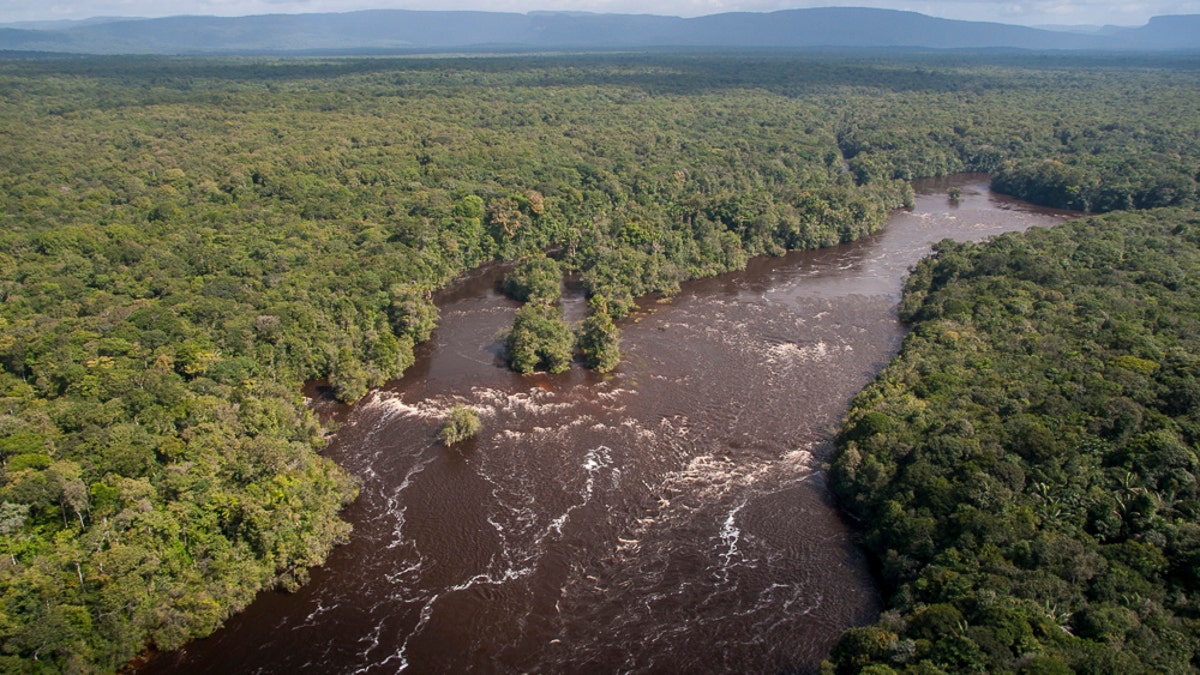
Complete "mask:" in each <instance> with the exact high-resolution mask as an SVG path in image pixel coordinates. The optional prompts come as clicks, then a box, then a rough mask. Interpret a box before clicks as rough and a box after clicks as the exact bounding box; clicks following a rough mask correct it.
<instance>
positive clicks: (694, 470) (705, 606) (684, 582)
mask: <svg viewBox="0 0 1200 675" xmlns="http://www.w3.org/2000/svg"><path fill="white" fill-rule="evenodd" d="M951 185H958V186H961V187H962V189H963V195H962V197H961V198H960V200H959V201H958V202H957V203H952V202H951V201H950V200H949V199H948V198H947V196H946V189H947V188H948V187H950V186H951ZM918 188H919V192H920V193H921V194H919V195H918V197H917V200H916V206H915V208H914V209H913V210H911V211H900V212H897V213H895V214H894V215H893V216H892V218H891V219H890V221H889V223H888V225H887V227H886V228H884V229H883V230H881V231H880V232H878V233H876V234H874V235H872V236H870V237H867V238H865V239H863V240H860V241H858V242H855V243H852V244H846V245H842V246H837V247H834V248H830V249H825V250H820V251H807V252H797V253H792V254H789V255H787V256H785V257H781V258H766V259H756V260H753V261H751V264H750V266H749V267H748V269H747V270H746V271H744V272H741V273H737V274H729V275H724V276H721V277H717V278H713V279H707V280H702V281H697V282H692V283H688V284H685V285H684V286H683V291H682V293H680V294H679V295H678V296H676V297H675V298H672V299H670V300H669V301H667V302H659V301H655V300H653V299H648V300H646V301H644V303H643V304H642V306H641V307H642V311H640V312H638V313H637V314H636V315H635V316H634V317H632V318H630V319H628V320H626V321H625V322H624V323H623V326H622V328H623V340H622V345H621V347H622V354H623V360H622V363H621V365H620V367H619V368H618V369H617V371H616V372H615V373H613V374H612V375H610V376H607V377H604V376H598V375H596V374H593V373H589V372H586V371H584V370H582V369H581V368H579V367H578V366H576V367H575V368H574V369H572V370H571V371H570V372H569V373H566V374H563V375H558V376H548V375H534V376H520V375H516V374H514V373H511V372H509V371H508V370H506V369H505V368H504V365H503V361H502V349H501V346H500V342H499V338H498V335H499V334H500V333H501V331H503V330H504V328H505V327H507V326H508V325H509V324H510V323H511V321H512V317H513V314H514V312H515V310H516V307H517V305H516V303H514V302H511V301H509V300H506V299H505V298H503V297H502V296H500V295H499V294H498V293H497V291H496V287H497V284H498V281H499V272H498V271H496V270H492V271H489V272H477V273H475V274H473V275H472V276H469V277H468V278H465V279H463V280H461V281H459V282H457V283H456V284H455V285H454V286H453V287H452V288H451V289H449V290H447V291H445V292H443V293H442V294H441V295H440V296H439V298H438V303H439V306H440V307H441V310H442V319H441V322H440V325H439V327H438V329H437V331H436V332H435V333H434V335H433V338H432V339H431V341H430V342H429V343H427V344H425V345H423V346H422V347H421V348H419V350H418V355H419V359H418V362H417V364H416V365H414V366H413V367H412V368H411V369H410V371H409V372H408V373H407V374H406V375H405V377H404V378H403V379H401V380H399V381H397V382H395V383H393V384H392V385H391V386H390V387H389V388H387V389H385V390H383V391H378V392H373V393H371V394H370V395H368V396H367V397H366V398H365V399H364V400H363V401H362V402H361V403H359V404H358V405H356V406H355V407H354V408H353V409H352V410H349V411H343V412H342V413H341V414H340V417H341V418H342V426H341V428H340V430H339V431H338V432H337V434H336V437H335V440H334V441H333V443H332V444H331V445H330V447H329V448H328V451H327V454H328V455H329V456H330V457H332V458H333V459H334V460H336V461H337V462H339V463H340V464H341V465H342V466H344V467H346V468H347V469H348V470H349V471H351V472H352V473H354V474H355V475H356V476H358V477H359V479H360V480H361V481H362V493H361V496H360V497H359V499H358V501H357V502H356V503H355V504H353V505H352V506H351V507H349V508H348V509H347V511H346V512H345V517H346V518H347V519H349V520H350V521H351V522H352V523H353V524H354V534H353V537H352V539H351V541H350V543H349V544H347V545H345V546H342V547H339V548H338V549H336V550H334V551H333V553H332V554H331V555H330V557H329V560H328V563H327V564H326V565H325V566H323V567H321V568H319V569H316V570H314V571H313V574H312V580H311V582H310V583H309V584H308V585H306V586H305V587H303V588H302V589H300V591H299V592H296V593H293V594H284V593H276V592H270V593H263V594H261V595H260V597H259V598H258V599H257V600H256V601H255V602H254V603H253V604H252V605H251V606H250V607H249V608H248V609H247V610H246V611H244V612H242V613H241V614H239V615H237V616H235V617H233V618H231V619H230V620H229V621H228V622H227V623H226V626H225V627H224V628H223V629H221V630H220V631H218V632H217V633H215V634H214V635H213V636H212V637H210V638H207V639H205V640H200V641H197V642H194V643H192V644H189V645H188V646H186V647H185V648H184V649H182V650H180V651H178V652H174V653H171V654H164V655H160V656H159V657H157V658H156V659H154V660H152V661H151V662H150V663H149V664H147V665H146V666H144V667H143V668H141V669H140V670H139V671H138V672H139V673H147V674H148V673H160V672H163V673H165V672H171V673H213V672H224V673H243V672H261V673H283V672H299V671H312V672H322V673H392V672H397V671H400V670H404V669H408V670H409V671H410V672H417V673H465V672H480V673H507V672H513V673H515V672H543V673H559V672H572V673H590V672H595V673H608V672H639V673H651V672H653V673H682V672H687V673H724V672H755V673H770V672H801V673H803V672H813V671H815V670H816V667H817V664H818V663H819V662H820V660H821V659H822V658H823V657H825V656H826V655H827V654H828V651H829V649H830V647H831V646H832V644H833V642H834V641H835V640H836V639H837V637H838V635H840V634H841V632H842V631H843V630H844V629H845V628H847V627H849V626H852V625H858V624H863V623H867V622H870V621H872V620H873V619H874V618H875V616H876V615H877V614H878V612H879V611H880V609H881V604H880V598H879V593H878V590H877V588H876V585H875V582H874V580H873V578H872V575H871V571H870V568H869V565H868V561H867V560H866V559H865V556H864V555H863V553H862V552H861V551H860V550H859V549H858V548H857V547H856V545H855V543H854V531H853V528H852V526H851V525H850V524H848V523H847V522H845V521H844V520H843V519H842V518H841V517H840V516H839V513H838V511H837V509H836V506H835V504H834V503H833V502H832V500H831V498H830V496H829V494H828V490H827V487H826V484H825V474H824V472H823V470H822V468H821V467H822V462H824V461H827V460H828V457H829V454H830V452H831V450H832V444H831V441H830V439H831V437H832V435H833V432H834V429H835V427H836V425H837V424H838V422H839V420H840V418H841V416H842V415H844V414H845V412H846V410H847V408H848V406H849V402H850V399H851V398H852V397H853V396H854V394H855V393H856V392H858V391H859V390H860V389H861V388H863V387H864V386H865V385H866V384H867V383H868V382H869V381H870V379H871V378H872V377H873V376H874V375H875V374H876V373H877V372H878V371H879V369H880V368H882V367H883V366H884V364H885V363H886V362H887V361H888V360H889V359H890V358H891V357H892V356H893V355H894V354H895V353H896V350H897V349H898V348H899V346H900V342H901V340H902V338H903V336H904V327H903V326H902V325H901V324H900V323H899V322H898V321H897V319H896V305H897V302H898V300H899V297H900V289H901V283H902V279H903V276H904V275H905V273H906V271H907V270H908V269H909V268H910V267H911V266H912V265H913V264H915V263H916V262H917V260H918V259H919V258H920V257H922V256H923V255H925V254H927V253H928V251H929V246H930V244H931V243H932V242H935V241H938V240H940V239H942V238H945V237H952V238H955V239H959V240H968V239H969V240H977V239H982V238H985V237H987V236H990V235H993V234H997V233H1000V232H1004V231H1012V230H1023V229H1026V228H1028V227H1031V226H1045V225H1052V224H1054V223H1057V222H1061V221H1062V219H1063V218H1064V215H1063V214H1061V213H1053V212H1049V211H1046V210H1043V209H1037V208H1033V207H1029V206H1027V205H1023V204H1021V203H1019V202H1016V201H1014V200H1011V199H1008V198H1005V197H1001V196H998V195H994V194H991V193H990V192H989V191H988V189H987V183H986V177H984V176H980V175H965V176H957V177H954V178H952V179H945V180H941V181H934V182H925V183H922V184H921V185H919V186H918ZM567 301H568V303H570V302H574V303H576V305H575V307H574V309H576V310H578V304H579V303H580V302H581V300H580V299H579V298H578V297H575V298H571V297H568V299H567ZM456 404H466V405H469V406H472V407H473V408H475V409H476V410H477V411H478V412H479V413H480V415H481V417H482V420H483V430H482V432H481V433H480V434H479V436H478V437H476V438H475V439H473V440H471V441H468V442H465V443H463V444H460V445H458V446H455V447H453V448H449V449H447V448H443V447H441V446H440V445H438V443H437V441H436V438H435V434H436V432H437V429H438V424H439V422H440V420H441V419H442V417H443V416H444V415H445V413H446V412H447V411H448V410H450V409H451V408H452V407H453V406H454V405H456Z"/></svg>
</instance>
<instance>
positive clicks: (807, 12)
mask: <svg viewBox="0 0 1200 675" xmlns="http://www.w3.org/2000/svg"><path fill="white" fill-rule="evenodd" d="M659 47H668V48H669V47H712V48H746V47H763V48H815V47H857V48H884V47H904V48H932V49H1033V50H1052V49H1069V50H1104V51H1108V50H1154V51H1161V50H1200V15H1181V16H1159V17H1154V18H1153V19H1151V20H1150V22H1149V23H1147V24H1146V25H1145V26H1140V27H1136V28H1120V27H1113V26H1108V27H1104V28H1093V29H1090V30H1077V29H1072V28H1071V27H1060V28H1056V29H1046V28H1029V27H1024V26H1014V25H1008V24H1001V23H987V22H978V21H954V20H950V19H938V18H934V17H930V16H925V15H923V14H917V13H915V12H899V11H894V10H884V9H865V8H821V9H797V10H786V11H780V12H770V13H746V12H741V13H727V14H713V15H710V16H703V17H697V18H691V19H683V18H679V17H670V16H654V15H643V14H638V15H634V14H583V13H576V12H532V13H529V14H513V13H502V12H437V11H408V10H370V11H361V12H345V13H338V14H268V15H260V16H245V17H236V18H224V17H212V16H176V17H168V18H162V19H129V18H97V19H89V20H86V21H68V22H41V23H32V24H30V23H25V24H13V25H9V26H5V27H0V50H14V51H45V52H71V53H96V54H115V53H125V54H197V53H217V54H220V53H287V52H300V53H303V52H323V51H324V52H329V51H334V52H379V51H425V52H429V51H448V50H480V49H494V50H550V49H630V48H659Z"/></svg>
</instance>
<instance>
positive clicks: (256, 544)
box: [0, 53, 1200, 671]
mask: <svg viewBox="0 0 1200 675" xmlns="http://www.w3.org/2000/svg"><path fill="white" fill-rule="evenodd" d="M1195 65H1196V64H1194V63H1192V62H1189V61H1187V60H1186V59H1185V60H1182V61H1181V60H1178V59H1177V60H1175V61H1170V62H1165V63H1150V62H1143V61H1139V60H1138V59H1137V58H1132V59H1126V60H1124V61H1122V62H1121V63H1115V62H1107V61H1104V60H1086V59H1085V60H1079V57H1070V58H1066V57H1044V58H1039V59H1037V60H1036V62H1034V61H1027V60H1021V59H1016V58H1014V57H1003V58H1001V59H999V60H997V59H990V60H989V59H988V58H984V57H979V58H965V57H963V56H962V55H955V56H954V57H953V59H951V58H950V57H941V56H936V55H935V56H924V55H910V56H904V57H902V58H901V57H897V58H893V57H891V56H889V57H888V58H886V59H884V58H876V57H873V56H861V55H844V54H807V55H805V54H801V55H797V54H776V53H754V54H719V55H703V54H660V55H651V56H628V55H612V56H571V57H567V56H560V57H506V58H470V59H360V60H354V59H346V60H340V59H326V60H320V59H312V60H252V59H228V60H222V59H187V58H63V59H45V60H21V61H0V203H2V205H3V207H2V211H0V300H3V302H0V461H2V471H0V547H3V551H0V554H3V555H0V669H7V670H15V671H27V670H30V669H31V668H33V666H32V665H31V664H33V663H34V660H35V659H36V662H37V667H38V668H46V669H66V670H89V669H97V670H113V669H116V668H119V667H121V666H123V665H124V664H126V663H127V662H128V661H129V660H130V659H131V658H133V657H134V656H136V654H137V653H138V652H140V651H142V650H143V649H145V648H148V647H154V648H158V649H171V648H173V647H177V646H179V645H180V644H182V643H183V642H184V641H186V640H188V639H191V638H195V637H198V636H202V635H205V634H207V633H209V632H211V631H212V630H214V629H215V627H217V626H218V625H220V623H221V622H222V621H223V620H224V619H225V618H226V617H227V616H229V614H230V613H231V612H233V611H236V610H237V609H239V608H240V607H242V606H244V605H245V604H246V603H247V602H249V601H250V599H251V598H252V597H253V596H254V594H255V593H256V592H258V591H259V590H260V589H263V588H270V587H275V586H283V587H291V586H294V585H295V584H298V583H301V582H303V580H304V578H305V575H306V572H305V570H306V569H307V568H308V567H309V566H311V565H314V564H318V563H320V562H321V561H322V560H323V559H324V556H325V555H326V553H327V552H328V550H329V548H330V547H331V546H332V545H334V544H336V543H337V542H339V541H344V540H345V538H346V537H347V536H348V526H347V525H346V524H345V523H343V522H342V521H340V520H339V519H338V518H337V512H338V510H339V509H340V508H341V507H342V506H343V505H344V504H346V503H347V502H348V501H349V500H351V499H353V497H354V495H355V486H354V482H353V480H352V479H351V478H350V477H349V476H347V475H346V474H345V472H343V471H342V470H341V469H339V468H338V467H336V466H334V465H333V464H332V463H331V462H329V461H327V460H325V459H323V458H322V457H321V456H320V454H319V450H320V449H321V447H322V446H323V444H324V442H325V439H324V430H323V429H322V428H321V427H320V424H319V422H318V421H317V420H316V419H315V418H314V416H313V415H312V414H311V413H310V412H309V411H308V410H307V409H306V407H305V405H304V401H303V399H302V397H301V395H300V393H299V392H300V387H301V385H302V384H303V383H304V382H306V381H308V380H312V379H316V378H327V379H328V383H329V385H330V387H331V388H332V390H333V391H334V392H335V393H336V395H337V396H338V397H339V398H341V399H342V400H345V401H353V400H355V399H358V398H359V397H361V396H363V395H364V394H366V393H367V392H368V391H369V389H370V388H371V387H375V386H379V385H381V384H382V383H384V382H386V381H387V380H389V379H391V378H394V377H397V376H398V375H399V374H400V373H402V372H403V371H404V370H405V368H407V367H408V366H409V365H411V363H412V362H413V359H414V356H413V347H414V346H415V345H416V344H418V343H420V342H422V341H424V340H426V339H428V338H429V336H430V334H431V332H432V331H433V330H434V328H435V326H436V322H437V309H436V307H434V305H433V304H432V302H431V297H432V293H433V291H434V290H436V289H438V288H440V287H442V286H444V285H445V284H447V283H448V282H449V281H450V280H452V279H453V278H455V277H456V276H457V275H458V274H460V273H462V272H464V271H466V270H469V269H472V268H475V267H477V266H479V265H481V264H484V263H486V262H488V261H492V260H513V261H516V260H522V259H525V260H531V261H532V260H538V261H544V260H548V259H546V258H542V257H541V256H543V255H544V254H549V255H550V256H551V257H552V258H553V261H552V264H551V263H547V262H539V263H538V264H537V265H536V266H534V267H531V268H530V269H529V270H528V271H529V272H530V274H529V275H528V281H529V282H530V283H528V284H527V285H528V288H529V289H530V290H531V291H534V292H533V293H531V295H532V296H533V298H532V303H533V304H531V305H530V307H531V309H529V310H527V312H526V313H527V314H528V315H529V316H528V317H527V318H528V319H529V321H528V323H529V327H530V328H535V327H536V328H539V329H540V328H542V327H544V326H545V325H548V324H554V326H553V330H549V331H548V332H546V333H545V335H546V336H548V342H549V343H552V344H553V347H554V348H553V350H549V351H547V352H545V353H538V352H537V350H534V351H533V353H532V356H531V357H530V358H536V359H537V360H536V361H535V362H534V363H535V365H532V366H531V368H536V367H538V366H537V365H536V364H538V363H540V364H541V365H542V367H547V368H551V369H557V368H560V367H562V366H563V359H564V358H565V359H566V360H567V365H568V366H569V363H570V359H571V358H573V356H572V354H573V351H572V350H573V349H576V348H578V349H579V350H580V351H581V352H582V356H583V358H584V360H585V361H586V363H587V364H589V365H590V366H592V367H595V368H597V369H600V370H611V369H612V368H613V367H616V360H617V358H618V355H619V351H618V349H617V344H618V341H619V338H618V336H617V331H616V324H615V323H614V322H615V321H616V320H619V319H620V317H622V316H623V315H624V314H626V313H627V312H628V311H629V310H630V308H631V307H632V306H633V305H632V302H633V299H634V298H636V297H638V296H642V295H645V294H647V293H652V292H663V293H671V292H674V291H675V290H677V289H678V286H679V284H680V283H681V282H682V281H685V280H687V279H692V278H696V277H701V276H708V275H713V274H718V273H722V272H726V271H729V270H734V269H738V268H740V267H742V266H743V265H744V264H745V262H746V260H747V259H748V258H749V257H751V256H756V255H762V254H779V253H782V252H784V251H786V250H789V249H801V248H814V247H819V246H827V245H831V244H836V243H839V242H844V241H850V240H853V239H856V238H858V237H860V236H863V235H864V234H866V233H869V232H871V231H873V230H874V229H875V228H877V227H879V226H880V225H881V224H882V223H883V222H884V219H885V217H886V214H887V213H888V212H889V210H891V209H893V208H896V207H899V206H901V205H903V204H904V203H905V202H906V201H908V200H910V199H911V194H912V193H911V188H910V187H909V186H908V184H907V182H906V181H908V180H909V179H913V178H918V177H923V176H936V175H942V174H946V173H950V172H956V171H963V170H973V171H998V172H1000V174H999V175H1000V176H1006V175H1007V176H1011V177H1012V184H1013V185H1014V186H1017V185H1031V186H1032V187H1031V188H1029V189H1025V188H1018V187H1014V188H1012V189H1013V190H1014V191H1016V192H1019V193H1021V194H1024V195H1025V196H1027V197H1030V198H1035V199H1042V200H1043V201H1046V202H1048V203H1057V202H1055V200H1056V199H1058V197H1056V196H1055V195H1058V194H1059V193H1061V192H1064V191H1065V192H1066V193H1069V194H1075V193H1078V194H1085V193H1086V194H1087V195H1089V196H1088V199H1089V200H1090V201H1088V203H1087V204H1078V203H1071V204H1068V205H1072V206H1081V205H1082V206H1086V207H1087V208H1093V209H1096V210H1100V209H1101V208H1108V206H1103V207H1102V206H1101V204H1102V203H1103V204H1104V205H1108V204H1112V205H1113V208H1128V207H1129V206H1131V205H1132V206H1139V205H1158V204H1160V203H1170V204H1185V203H1189V202H1191V201H1192V200H1194V198H1195V194H1196V174H1197V170H1198V166H1200V164H1198V161H1197V157H1198V154H1200V151H1198V149H1197V148H1198V147H1200V143H1197V139H1198V138H1200V131H1198V129H1200V121H1198V120H1197V113H1196V111H1197V110H1198V109H1200V105H1198V101H1200V88H1198V87H1196V86H1195V84H1196V78H1195V72H1196V70H1195ZM1139 157H1146V158H1151V160H1152V161H1151V160H1147V161H1146V162H1145V163H1139V162H1137V161H1136V158H1139ZM1130 158H1134V164H1133V165H1132V166H1133V167H1134V168H1136V169H1138V171H1139V172H1140V173H1139V174H1138V175H1137V176H1136V177H1135V178H1136V180H1135V179H1133V178H1131V179H1130V181H1129V191H1128V194H1127V195H1126V194H1123V193H1122V194H1117V193H1113V194H1112V195H1108V193H1104V194H1105V195H1108V196H1103V195H1102V199H1101V197H1096V196H1091V195H1092V193H1091V192H1087V190H1092V189H1093V186H1094V185H1096V184H1105V185H1106V183H1104V181H1103V180H1100V179H1099V178H1095V177H1096V176H1099V177H1101V178H1103V177H1105V176H1108V175H1110V173H1111V172H1113V171H1118V172H1122V171H1125V169H1124V168H1122V167H1126V166H1127V164H1122V162H1128V161H1129V160H1130ZM1048 162H1049V163H1052V164H1049V165H1047V164H1046V163H1048ZM1053 163H1058V164H1061V165H1062V166H1063V167H1066V168H1064V169H1063V170H1062V171H1057V170H1056V171H1050V170H1038V168H1039V167H1043V166H1055V167H1057V166H1058V164H1053ZM1006 172H1007V173H1006ZM1106 172H1109V173H1106ZM1060 174H1064V175H1067V176H1068V178H1069V179H1070V180H1066V181H1060V180H1059V176H1060ZM1026 176H1031V178H1026ZM1018 179H1019V180H1018ZM1105 180H1107V179H1105ZM1021 181H1024V182H1021ZM1076 186H1078V187H1079V188H1080V190H1077V191H1075V192H1072V189H1073V188H1074V187H1076ZM1085 188H1086V190H1085ZM1105 189H1107V188H1105ZM1144 195H1151V196H1150V197H1146V196H1144ZM1098 255H1099V254H1098ZM1031 264H1032V263H1031ZM564 272H565V273H570V274H574V275H578V277H579V278H580V279H582V281H583V283H584V285H585V287H586V289H587V291H588V293H589V295H591V296H592V300H593V301H592V302H591V303H590V307H591V308H592V314H591V316H589V318H588V319H587V320H586V321H585V322H584V324H583V325H582V326H581V327H580V329H579V331H578V332H579V334H580V337H579V339H578V341H579V344H578V345H575V346H573V345H572V344H569V343H568V342H569V340H573V339H574V337H573V336H571V335H569V334H565V333H564V332H563V331H562V329H561V328H562V327H561V326H559V325H558V324H559V323H561V319H559V318H558V315H556V314H555V309H556V308H554V307H553V301H552V300H545V301H543V299H544V298H545V295H546V293H552V290H551V287H552V286H553V275H554V274H556V273H564ZM1145 273H1146V274H1150V272H1149V271H1146V272H1145ZM1160 274H1162V275H1166V276H1164V279H1165V280H1166V281H1168V282H1170V281H1171V279H1175V280H1176V281H1178V282H1180V283H1183V281H1185V280H1186V273H1185V270H1183V269H1182V268H1180V269H1177V270H1176V269H1175V268H1166V269H1165V270H1164V271H1162V272H1160ZM1180 275H1183V276H1180ZM535 279H536V280H537V282H536V283H533V280H535ZM534 334H535V335H540V333H536V332H534ZM510 356H511V355H510ZM1120 356H1126V355H1117V356H1114V357H1113V358H1120ZM1127 356H1130V357H1132V358H1137V359H1144V360H1146V361H1147V362H1150V361H1153V362H1154V363H1158V361H1155V360H1154V359H1153V358H1151V357H1149V356H1145V355H1140V353H1131V354H1129V355H1127ZM523 363H524V362H523ZM1126 365H1129V366H1131V367H1132V371H1131V372H1134V373H1137V372H1138V368H1139V367H1146V368H1149V367H1151V366H1147V365H1145V364H1142V362H1141V361H1129V362H1128V363H1127V364H1126ZM1113 367H1123V366H1113ZM1160 367H1161V365H1160ZM1126 370H1129V368H1126ZM1121 372H1124V371H1121ZM1156 372H1157V371H1156ZM1031 433H1034V432H1031ZM430 441H431V442H436V439H435V438H434V437H432V435H431V439H430ZM1139 550H1140V549H1139Z"/></svg>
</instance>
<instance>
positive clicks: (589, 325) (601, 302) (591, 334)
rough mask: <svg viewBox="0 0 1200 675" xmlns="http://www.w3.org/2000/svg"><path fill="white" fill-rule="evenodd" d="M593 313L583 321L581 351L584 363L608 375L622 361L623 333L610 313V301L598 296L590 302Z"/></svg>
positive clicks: (580, 340) (580, 339) (580, 336)
mask: <svg viewBox="0 0 1200 675" xmlns="http://www.w3.org/2000/svg"><path fill="white" fill-rule="evenodd" d="M588 304H589V305H590V306H591V308H592V313H591V314H589V315H588V317H587V318H586V319H584V320H583V325H582V327H581V330H580V334H579V351H580V352H582V353H583V360H584V363H585V364H586V365H587V367H588V368H591V369H592V370H595V371H596V372H598V373H608V372H611V371H612V370H613V369H614V368H616V367H617V364H618V363H619V362H620V360H621V348H620V343H621V332H620V329H618V328H617V326H616V324H615V323H613V319H612V316H611V315H610V314H609V313H608V301H607V300H606V299H605V297H604V295H602V294H596V295H594V296H592V299H591V300H589V301H588Z"/></svg>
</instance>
